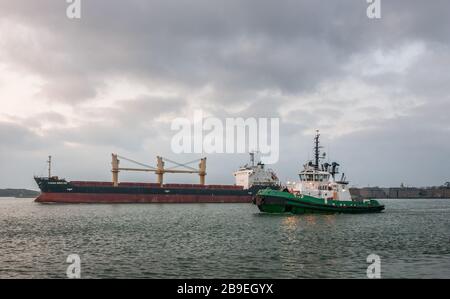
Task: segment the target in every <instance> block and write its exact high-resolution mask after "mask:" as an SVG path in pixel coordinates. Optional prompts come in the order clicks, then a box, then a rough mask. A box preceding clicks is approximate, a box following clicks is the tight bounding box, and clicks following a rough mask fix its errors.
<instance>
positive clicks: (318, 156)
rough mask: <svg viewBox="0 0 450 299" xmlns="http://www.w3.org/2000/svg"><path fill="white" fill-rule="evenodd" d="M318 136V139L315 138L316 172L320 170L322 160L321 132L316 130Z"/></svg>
mask: <svg viewBox="0 0 450 299" xmlns="http://www.w3.org/2000/svg"><path fill="white" fill-rule="evenodd" d="M316 132H317V134H316V137H315V138H314V141H315V146H314V159H315V161H314V169H315V170H319V159H320V146H319V137H320V134H319V130H316Z"/></svg>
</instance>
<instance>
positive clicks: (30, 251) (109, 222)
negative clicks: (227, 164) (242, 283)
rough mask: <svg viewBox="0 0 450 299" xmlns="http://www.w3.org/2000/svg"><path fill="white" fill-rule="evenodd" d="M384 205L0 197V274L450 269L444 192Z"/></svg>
mask: <svg viewBox="0 0 450 299" xmlns="http://www.w3.org/2000/svg"><path fill="white" fill-rule="evenodd" d="M384 203H385V204H386V206H387V210H386V212H385V213H381V214H368V215H263V214H260V213H259V212H258V211H257V208H256V207H255V206H253V205H247V204H224V205H217V204H216V205H215V204H199V205H197V204H186V205H173V204H172V205H170V204H167V205H163V204H153V205H152V204H148V205H39V204H35V203H33V202H31V200H23V199H20V200H16V199H0V278H7V277H24V278H29V277H38V278H45V277H55V278H64V277H65V273H66V267H67V264H66V263H65V260H66V258H67V256H68V255H69V254H73V253H76V254H79V255H80V257H81V260H82V277H84V278H109V277H111V278H114V277H117V278H143V277H146V278H297V277H298V278H311V277H318V278H333V277H337V278H346V277H349V278H365V277H366V269H367V266H368V264H367V262H366V258H367V256H368V255H369V254H371V253H375V254H378V255H379V256H380V257H381V262H382V277H386V278H389V277H405V278H429V277H446V278H450V270H449V269H450V245H449V236H450V217H449V216H450V214H449V213H450V200H387V201H384Z"/></svg>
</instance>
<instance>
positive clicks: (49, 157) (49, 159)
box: [47, 156, 52, 178]
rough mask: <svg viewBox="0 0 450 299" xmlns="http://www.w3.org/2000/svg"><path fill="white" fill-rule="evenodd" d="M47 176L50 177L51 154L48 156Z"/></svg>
mask: <svg viewBox="0 0 450 299" xmlns="http://www.w3.org/2000/svg"><path fill="white" fill-rule="evenodd" d="M47 163H48V178H51V177H52V156H48V161H47Z"/></svg>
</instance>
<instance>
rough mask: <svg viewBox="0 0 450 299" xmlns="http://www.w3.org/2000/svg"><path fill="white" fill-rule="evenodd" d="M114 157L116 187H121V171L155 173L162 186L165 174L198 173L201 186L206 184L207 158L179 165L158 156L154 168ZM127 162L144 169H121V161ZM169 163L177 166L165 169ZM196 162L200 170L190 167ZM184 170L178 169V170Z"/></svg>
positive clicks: (114, 181) (113, 167) (113, 175)
mask: <svg viewBox="0 0 450 299" xmlns="http://www.w3.org/2000/svg"><path fill="white" fill-rule="evenodd" d="M111 156H112V162H111V165H112V170H111V172H112V182H113V185H114V187H117V186H119V172H120V171H144V172H154V173H156V175H157V182H158V184H160V185H163V182H164V174H165V173H189V174H194V173H197V174H198V175H199V178H200V185H204V184H205V177H206V158H201V159H196V160H193V161H189V162H187V163H178V162H175V161H172V160H170V159H167V158H164V157H160V156H157V157H156V167H153V166H151V165H147V164H144V163H141V162H138V161H134V160H132V159H129V158H126V157H123V156H119V155H118V154H111ZM119 159H122V160H125V161H128V162H131V163H133V164H136V165H139V166H141V167H144V168H129V167H126V168H125V167H119V164H120V160H119ZM166 161H167V162H169V163H172V164H174V165H175V166H173V167H170V168H165V167H164V166H165V164H166V163H165V162H166ZM196 162H200V163H199V164H198V169H196V168H193V167H191V166H189V165H190V164H193V163H196ZM179 167H181V168H183V169H176V168H179Z"/></svg>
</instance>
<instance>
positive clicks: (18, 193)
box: [0, 188, 41, 198]
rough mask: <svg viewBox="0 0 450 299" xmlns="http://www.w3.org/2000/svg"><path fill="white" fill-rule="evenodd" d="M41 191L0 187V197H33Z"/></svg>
mask: <svg viewBox="0 0 450 299" xmlns="http://www.w3.org/2000/svg"><path fill="white" fill-rule="evenodd" d="M39 194H41V192H39V191H35V190H29V189H10V188H8V189H0V198H2V197H15V198H34V197H38V196H39Z"/></svg>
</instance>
